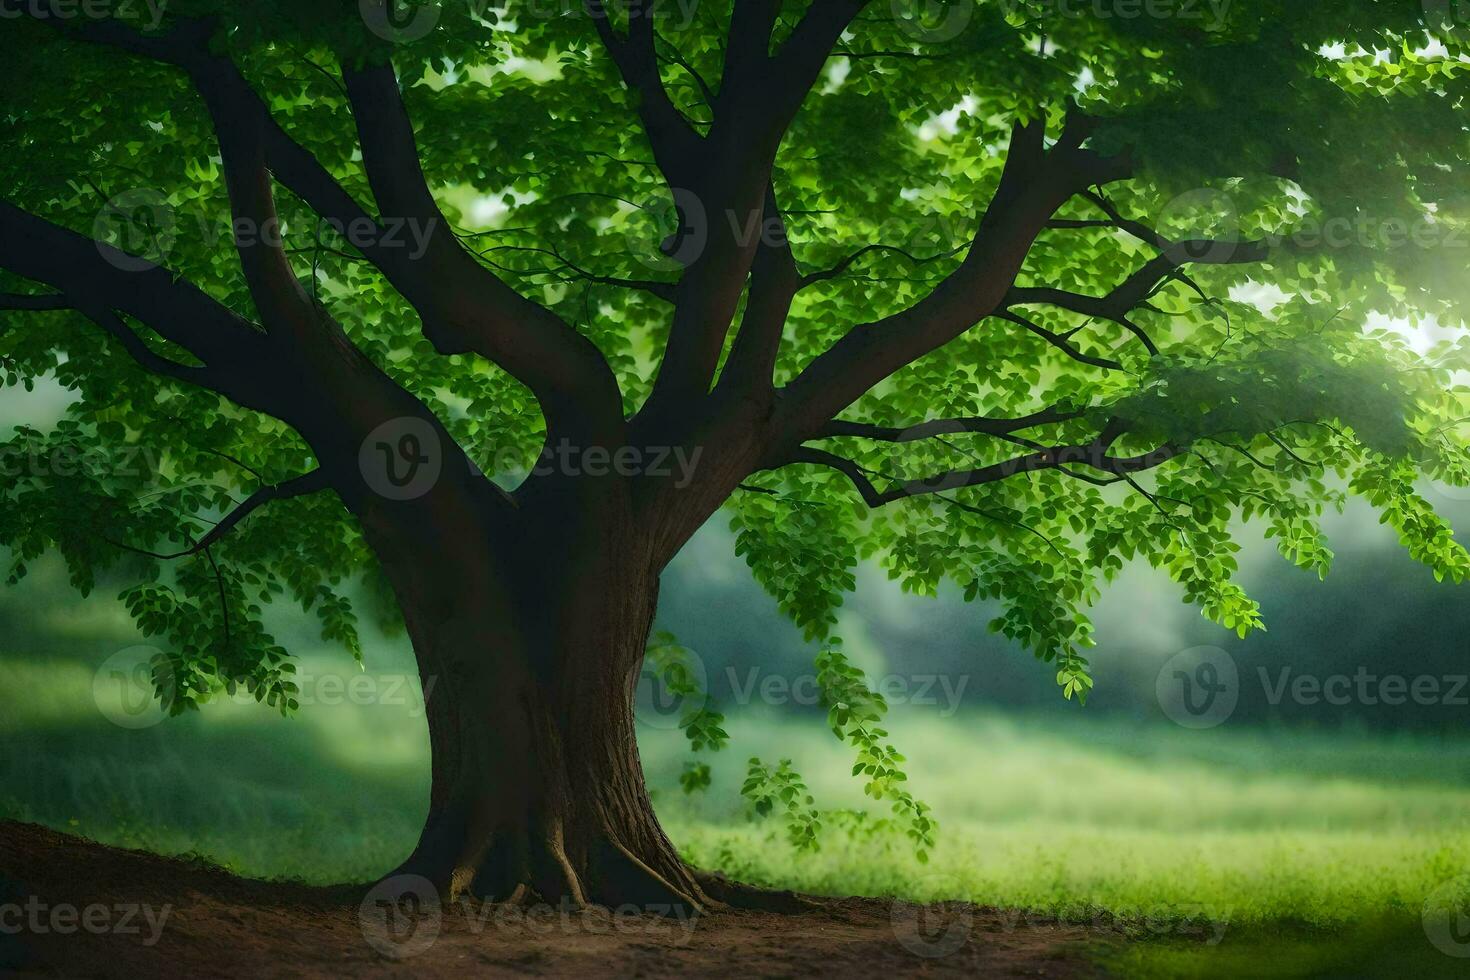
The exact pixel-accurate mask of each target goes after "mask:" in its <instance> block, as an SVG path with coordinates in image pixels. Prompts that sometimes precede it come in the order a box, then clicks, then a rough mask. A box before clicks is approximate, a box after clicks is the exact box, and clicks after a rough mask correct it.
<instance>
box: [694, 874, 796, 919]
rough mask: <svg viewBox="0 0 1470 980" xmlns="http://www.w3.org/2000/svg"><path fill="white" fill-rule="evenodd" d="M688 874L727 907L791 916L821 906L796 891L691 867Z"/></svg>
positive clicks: (707, 893)
mask: <svg viewBox="0 0 1470 980" xmlns="http://www.w3.org/2000/svg"><path fill="white" fill-rule="evenodd" d="M689 873H690V874H691V875H693V876H694V880H695V881H697V882H699V887H700V888H702V889H703V890H704V893H705V894H706V895H708V896H709V897H710V898H712V899H715V900H716V901H718V902H720V903H721V904H723V905H727V906H729V907H730V908H735V909H748V910H751V911H756V912H777V913H782V914H791V915H794V914H799V913H802V912H813V911H816V910H818V909H820V908H821V907H822V904H821V903H820V902H817V901H815V900H813V899H810V898H806V897H804V896H802V895H798V894H796V892H793V891H786V890H784V889H777V888H761V887H759V886H757V885H747V884H745V883H743V882H739V881H732V880H730V879H729V878H727V877H725V875H724V874H723V873H721V872H719V871H700V870H698V869H696V868H690V869H689Z"/></svg>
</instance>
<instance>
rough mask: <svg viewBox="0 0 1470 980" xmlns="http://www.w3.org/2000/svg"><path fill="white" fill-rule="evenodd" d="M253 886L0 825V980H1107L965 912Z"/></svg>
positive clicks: (1055, 948) (1017, 931) (1060, 930)
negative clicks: (429, 903) (392, 896)
mask: <svg viewBox="0 0 1470 980" xmlns="http://www.w3.org/2000/svg"><path fill="white" fill-rule="evenodd" d="M380 897H381V896H377V895H373V894H370V893H369V891H368V889H367V888H366V887H364V886H341V887H333V888H313V887H307V886H304V885H299V884H291V883H281V882H265V881H252V880H247V879H243V878H237V877H234V876H232V875H229V874H227V873H225V872H223V871H221V870H219V869H217V868H212V867H208V866H204V865H199V864H193V863H190V862H187V861H179V860H173V859H168V858H161V857H158V856H157V855H153V854H146V853H141V852H136V851H123V850H118V849H116V848H110V847H104V846H102V845H100V844H96V843H92V842H90V841H86V840H83V839H81V838H77V837H71V836H67V835H64V834H59V833H56V832H55V831H52V830H48V829H46V828H43V827H37V826H34V825H30V824H20V823H10V822H0V975H3V976H60V977H68V978H71V977H130V978H131V977H139V976H162V977H173V976H179V977H196V976H211V977H252V978H253V977H339V976H389V977H392V976H415V977H441V976H443V977H447V976H451V975H453V976H466V975H473V976H521V975H527V974H530V975H536V976H550V977H558V976H582V977H588V976H597V977H604V976H615V977H622V976H629V977H634V976H636V977H689V976H711V977H714V976H718V977H730V976H741V977H806V976H827V975H830V976H836V977H871V976H886V977H894V976H909V975H917V976H924V977H947V976H961V975H964V976H972V977H973V976H981V977H1069V978H1070V977H1096V976H1101V975H1102V972H1101V970H1100V969H1099V968H1098V967H1097V966H1095V965H1094V964H1093V963H1092V962H1091V960H1090V959H1089V956H1088V952H1089V951H1095V950H1096V948H1097V946H1098V942H1099V937H1098V935H1097V933H1095V932H1093V933H1091V934H1089V933H1087V932H1085V931H1083V930H1082V929H1080V928H1076V927H1068V926H1058V925H1048V924H1034V923H1032V924H1027V923H1022V922H1020V921H1019V920H1018V919H1017V918H1016V917H1015V916H1014V915H1008V914H1006V913H1003V912H1000V911H997V910H995V909H985V908H978V907H975V906H969V905H960V904H953V905H943V906H929V907H918V906H914V905H910V904H908V903H902V902H897V903H896V902H892V901H887V900H883V899H867V898H851V899H835V900H834V899H822V900H819V903H818V904H817V905H816V907H814V908H813V909H811V910H809V911H804V912H802V913H799V914H784V915H783V914H771V913H764V912H741V911H730V912H721V913H719V914H715V915H709V916H705V917H703V918H700V919H698V920H685V921H679V920H677V919H670V918H667V917H663V916H651V915H637V914H631V913H626V912H625V913H621V914H620V913H618V912H617V911H616V910H609V909H601V908H599V909H589V910H573V909H570V908H568V909H557V908H553V907H550V906H545V905H543V906H539V907H531V908H520V907H511V906H506V905H492V904H488V903H478V902H467V903H464V904H456V905H450V906H446V907H444V908H434V907H427V908H422V909H419V910H418V913H417V914H415V912H414V907H413V906H412V905H409V904H400V903H398V902H394V903H383V902H380V901H378V900H377V899H378V898H380Z"/></svg>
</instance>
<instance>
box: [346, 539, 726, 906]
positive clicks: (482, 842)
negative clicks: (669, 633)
mask: <svg viewBox="0 0 1470 980" xmlns="http://www.w3.org/2000/svg"><path fill="white" fill-rule="evenodd" d="M381 518H382V515H377V519H371V520H369V521H367V522H366V523H367V526H368V529H369V540H370V541H372V543H373V544H374V547H375V549H376V550H377V551H378V554H379V557H380V558H381V559H382V560H383V565H384V568H385V570H386V571H387V573H388V575H389V578H390V580H391V581H392V584H393V586H394V589H395V592H396V593H397V596H398V600H399V603H400V605H401V607H402V609H403V612H404V616H405V621H406V623H407V626H408V630H409V634H410V637H411V639H412V641H413V644H414V649H415V653H416V654H417V657H418V661H419V670H420V674H421V680H422V682H423V685H424V690H426V691H428V692H430V693H429V697H428V701H427V709H428V722H429V736H430V743H431V748H432V754H433V779H432V784H431V791H430V805H429V815H428V819H427V821H426V823H425V826H424V829H423V832H422V834H421V836H420V839H419V842H418V845H417V847H416V848H415V849H414V851H413V853H412V854H411V855H410V856H409V858H408V859H407V860H406V861H405V862H404V863H403V865H402V866H401V867H400V868H399V869H397V871H396V872H395V874H416V875H422V876H424V877H426V878H428V879H429V880H430V881H431V882H433V883H434V884H435V886H436V887H438V888H439V890H440V893H441V895H443V896H445V897H446V898H451V899H452V898H454V897H457V896H459V895H464V894H469V895H473V896H475V897H479V898H485V899H489V900H494V901H532V900H542V901H547V902H551V903H559V902H561V901H563V900H568V901H570V902H572V903H574V904H576V905H585V904H604V905H613V906H626V905H634V906H638V907H640V908H642V909H644V910H646V911H650V912H664V913H669V914H690V913H694V912H699V911H702V910H704V909H706V908H708V907H709V906H710V905H712V904H715V905H717V904H719V903H718V902H712V901H711V899H710V896H709V895H708V894H707V893H706V892H705V890H704V889H703V888H702V887H701V885H700V884H699V882H697V881H696V880H695V877H694V874H693V873H692V871H691V870H690V869H689V868H688V867H686V865H685V864H684V862H683V861H682V860H681V859H680V858H679V856H678V853H677V852H676V851H675V849H674V847H673V845H672V844H671V843H670V842H669V840H668V838H667V836H665V834H664V832H663V830H662V828H661V827H660V826H659V823H658V820H657V818H656V817H655V815H654V813H653V808H652V806H651V805H650V803H649V799H648V793H647V791H646V789H645V787H644V782H643V770H642V766H641V763H640V761H639V757H638V745H637V740H636V737H635V732H634V719H633V698H634V688H635V684H636V682H637V677H638V671H639V667H640V664H641V661H642V657H643V651H644V648H645V644H646V641H647V638H648V634H649V631H650V629H651V627H652V623H653V614H654V607H655V604H656V600H657V591H658V579H657V575H656V573H655V572H653V571H652V569H651V564H650V562H649V561H648V559H647V549H646V548H643V547H638V546H636V543H631V542H629V541H627V540H624V539H623V535H622V532H620V531H619V530H617V529H616V528H612V529H609V528H607V527H589V526H587V525H586V524H581V526H579V523H580V522H564V523H563V526H561V527H558V528H556V529H551V528H548V527H547V526H546V525H545V524H541V525H540V528H541V530H540V532H539V533H537V534H536V535H535V536H534V537H532V536H529V535H528V536H527V537H526V541H528V542H531V541H534V542H535V545H534V546H532V545H529V544H527V545H523V546H516V540H514V539H513V540H511V541H506V540H500V541H498V542H496V544H497V545H498V547H494V548H492V547H489V546H488V545H487V544H486V542H485V539H484V538H483V537H480V533H481V531H483V530H485V529H483V528H478V527H461V528H459V529H458V531H457V533H444V534H435V533H434V532H433V531H432V525H433V523H435V522H429V523H428V524H425V523H419V524H418V525H416V526H415V527H414V528H412V533H410V534H405V533H403V531H404V527H403V525H402V524H401V523H400V522H399V521H397V520H395V521H394V522H393V526H387V525H385V524H384V523H383V522H382V520H381ZM588 520H590V518H589V519H588ZM451 523H452V522H451ZM375 525H376V527H375ZM486 533H488V534H492V535H497V536H498V535H500V534H502V533H504V532H502V531H498V530H496V529H490V530H489V531H488V532H486ZM512 533H515V532H512ZM515 536H516V539H518V538H519V537H520V535H519V533H515ZM477 539H478V541H479V543H478V544H476V540H477ZM426 544H427V546H428V550H429V552H430V553H429V554H426V553H425V552H426V547H425V546H426ZM506 553H510V554H513V555H515V556H516V560H515V561H514V562H513V563H511V562H508V561H507V560H506V559H505V558H503V557H500V556H503V555H504V554H506ZM431 684H432V686H430V685H431Z"/></svg>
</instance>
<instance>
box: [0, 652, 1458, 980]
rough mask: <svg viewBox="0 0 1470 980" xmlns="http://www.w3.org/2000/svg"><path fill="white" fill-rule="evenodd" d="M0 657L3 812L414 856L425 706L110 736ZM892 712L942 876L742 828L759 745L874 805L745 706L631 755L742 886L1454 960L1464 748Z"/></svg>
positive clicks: (836, 801)
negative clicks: (931, 820)
mask: <svg viewBox="0 0 1470 980" xmlns="http://www.w3.org/2000/svg"><path fill="white" fill-rule="evenodd" d="M0 669H3V670H4V671H5V672H6V676H9V677H11V678H12V686H11V687H10V689H9V690H8V692H7V694H6V701H7V704H6V711H5V712H4V714H3V715H0V718H3V721H0V734H3V735H4V737H5V742H6V745H7V747H8V748H7V751H6V752H5V753H4V755H3V757H0V785H3V786H4V787H5V790H4V791H3V795H4V797H5V799H4V801H3V810H4V812H5V814H6V815H8V816H16V817H21V818H25V819H32V820H37V821H41V822H44V823H49V824H52V825H55V826H59V827H62V828H69V829H72V830H74V831H76V832H79V833H83V834H86V835H87V836H90V837H93V838H95V839H98V840H101V841H104V842H107V843H115V844H121V845H126V846H133V847H143V848H148V849H151V850H156V851H161V852H165V853H195V854H199V855H202V856H204V857H207V858H208V859H210V860H213V861H216V862H218V863H221V864H223V865H225V866H227V867H229V868H231V869H232V870H235V871H237V872H239V873H243V874H249V875H257V876H285V877H293V878H301V879H305V880H308V881H313V882H332V881H340V880H344V879H346V880H361V879H365V878H369V877H371V876H372V875H374V874H376V873H380V872H381V871H383V870H385V869H386V868H388V867H391V866H392V864H393V863H394V862H395V861H396V860H397V859H398V858H400V857H401V856H402V855H403V854H404V853H406V851H407V850H408V849H409V848H410V847H411V846H412V843H413V839H414V834H415V832H416V829H417V827H418V823H419V821H420V819H421V816H422V807H423V802H422V801H423V794H424V778H425V761H426V760H425V758H424V752H425V746H424V739H423V731H422V724H423V723H422V721H421V720H420V718H419V717H418V716H417V715H416V714H415V712H414V711H413V709H412V706H411V705H410V706H407V707H405V706H385V705H377V704H374V705H359V706H351V705H313V706H310V707H309V708H307V709H305V710H303V712H302V714H301V716H300V717H299V718H296V719H293V720H290V721H287V720H283V719H281V718H279V717H275V716H273V715H271V714H269V713H268V712H266V711H264V710H262V709H259V708H255V707H246V706H237V705H229V704H227V705H221V706H218V707H216V708H214V709H212V710H207V711H206V712H205V713H203V714H202V715H201V716H197V717H190V718H186V719H183V720H181V721H170V722H165V723H163V724H160V725H157V726H155V727H151V728H146V729H143V730H139V731H123V730H121V729H118V728H116V727H115V726H113V725H111V724H109V723H107V722H106V721H104V720H103V719H101V718H100V716H98V714H97V712H96V711H95V708H93V707H92V704H91V698H90V685H91V675H90V673H89V672H87V671H85V670H82V669H80V668H77V669H75V670H72V668H70V667H67V666H65V664H64V662H58V663H52V664H48V665H45V666H44V667H37V666H34V665H32V666H31V667H29V668H25V667H23V666H22V664H21V663H18V662H5V663H0ZM68 671H71V673H68ZM891 721H892V724H891V725H890V728H891V730H892V732H893V736H894V740H895V741H896V742H897V744H898V745H899V747H900V749H901V750H902V751H904V752H905V753H906V754H907V756H908V757H909V760H910V761H909V771H910V776H911V787H912V789H913V790H914V792H915V793H916V794H917V795H918V796H919V797H920V798H922V799H925V800H927V801H928V802H930V803H931V804H932V805H933V806H934V808H935V812H936V814H937V816H938V818H939V820H940V822H941V835H940V844H939V847H938V848H937V849H936V851H935V852H934V854H933V855H932V859H931V860H930V861H929V862H928V863H927V864H920V863H919V862H918V861H917V860H916V859H915V857H914V855H913V852H912V849H911V848H910V847H908V846H907V843H906V842H905V841H904V840H903V838H902V837H900V836H899V835H897V834H895V833H891V832H885V831H883V830H882V829H881V826H880V827H879V828H878V829H872V828H868V829H863V827H865V826H866V825H860V826H859V827H857V828H848V827H844V826H837V827H834V828H833V829H831V830H830V831H829V833H828V834H827V835H826V836H825V837H824V840H823V843H822V846H821V849H820V850H819V851H817V852H815V853H802V852H797V851H796V850H795V849H794V848H793V847H792V846H791V845H790V844H788V843H787V841H786V839H785V837H784V835H783V833H782V828H781V827H780V825H779V824H778V823H776V822H774V821H773V820H767V821H757V820H754V819H752V818H751V817H750V815H749V814H748V813H747V811H746V808H745V806H744V804H743V803H742V801H741V800H740V799H739V797H738V794H737V792H736V788H737V787H738V784H739V780H740V777H741V776H742V775H743V773H744V760H745V759H746V758H747V757H748V756H750V755H760V756H762V757H764V758H767V759H777V758H783V757H786V758H791V759H792V760H793V762H794V764H795V765H796V767H797V768H798V769H799V770H800V771H801V772H802V774H803V775H804V776H805V777H806V780H807V783H808V784H809V786H810V787H811V788H812V790H813V791H814V793H815V795H816V797H817V801H818V804H819V805H820V806H822V807H824V808H831V809H842V808H856V807H861V806H862V804H863V802H864V798H863V797H862V794H861V792H860V787H859V786H858V784H857V783H856V782H854V781H852V780H851V779H850V777H849V776H848V772H849V770H850V768H851V759H850V756H849V754H848V753H849V750H848V749H846V748H845V747H844V746H842V745H841V744H839V743H838V742H837V741H836V740H835V739H833V738H832V737H831V736H830V735H829V734H828V733H827V732H826V731H825V729H824V728H823V727H822V726H821V723H820V718H818V717H816V716H812V715H795V716H793V715H790V714H785V715H778V714H769V715H754V714H745V715H742V716H739V717H736V718H732V719H731V721H730V724H729V725H728V726H727V727H729V729H730V731H731V734H732V736H733V740H732V745H731V748H729V749H727V750H726V751H724V752H722V753H720V754H718V755H716V756H714V757H712V761H713V762H714V765H715V783H714V785H713V786H712V787H711V789H710V790H709V791H708V792H707V793H704V794H700V795H698V796H696V797H686V796H684V794H683V793H682V792H681V791H680V790H679V789H678V783H677V773H678V770H679V767H680V766H681V764H682V762H683V759H684V756H683V755H682V748H683V746H682V745H681V739H682V736H680V735H679V734H678V733H677V732H667V731H646V732H645V733H644V734H643V739H642V741H643V751H644V755H645V758H646V760H647V768H648V772H649V780H650V785H651V786H652V788H653V790H654V795H655V802H656V805H657V807H658V809H659V810H660V812H661V814H662V816H663V818H664V820H665V823H666V825H667V828H668V830H669V832H670V834H671V836H672V837H673V838H674V839H675V840H676V841H677V842H679V843H680V845H681V846H682V847H683V848H684V850H685V852H686V854H687V855H688V856H689V857H690V858H691V859H692V860H694V861H695V862H697V863H699V864H701V865H704V866H710V867H718V868H721V869H723V870H725V871H726V872H728V873H730V874H731V875H732V876H737V877H740V878H743V879H746V880H751V881H756V882H761V883H766V884H771V885H777V886H783V887H790V888H796V889H799V890H804V891H810V892H816V893H825V894H863V895H896V896H901V897H904V898H910V899H915V900H924V901H928V900H940V899H964V900H970V901H974V902H978V903H982V904H986V905H995V906H1001V907H1005V908H1013V909H1017V910H1025V911H1026V912H1029V913H1032V914H1034V915H1043V916H1051V917H1058V918H1061V919H1065V920H1068V921H1072V922H1078V923H1086V924H1089V925H1090V926H1091V927H1092V928H1095V929H1096V930H1097V935H1098V938H1099V940H1100V941H1101V940H1106V939H1108V938H1110V937H1114V936H1117V935H1119V934H1126V935H1128V936H1131V937H1132V938H1134V939H1137V940H1141V942H1139V943H1135V944H1131V945H1130V946H1129V947H1128V949H1127V951H1126V952H1124V953H1122V954H1119V953H1118V952H1116V950H1115V949H1114V948H1113V947H1111V946H1106V944H1103V945H1102V947H1100V948H1103V952H1101V953H1100V955H1104V956H1106V957H1108V958H1109V959H1110V962H1111V963H1112V964H1113V965H1114V966H1115V968H1117V969H1118V970H1119V972H1121V973H1123V974H1125V975H1129V976H1134V975H1137V976H1242V975H1251V976H1319V975H1320V976H1376V975H1383V976H1399V975H1402V974H1403V972H1405V971H1406V970H1408V969H1412V970H1413V971H1414V972H1415V973H1418V974H1419V975H1421V976H1439V975H1445V976H1453V975H1458V971H1459V969H1461V968H1463V966H1464V963H1463V961H1461V960H1457V959H1454V958H1451V957H1449V956H1447V955H1445V954H1443V953H1441V952H1439V951H1438V950H1436V949H1435V948H1434V947H1433V946H1432V945H1431V944H1430V942H1429V941H1428V939H1427V938H1426V935H1425V932H1424V929H1423V926H1422V924H1421V912H1422V909H1423V906H1424V903H1425V901H1426V898H1427V897H1428V896H1430V895H1431V894H1433V893H1434V892H1435V890H1436V889H1437V888H1441V887H1442V886H1443V885H1444V883H1445V882H1447V881H1451V880H1453V879H1455V878H1457V877H1458V876H1460V875H1463V874H1465V873H1466V872H1467V871H1470V740H1463V741H1451V740H1448V739H1444V738H1431V737H1427V736H1413V737H1411V736H1393V737H1385V736H1381V735H1378V736H1370V735H1366V734H1363V735H1344V734H1342V733H1332V734H1330V735H1329V734H1311V733H1306V734H1304V733H1290V732H1276V733H1262V732H1253V731H1248V730H1246V731H1232V730H1230V728H1229V726H1225V727H1224V728H1221V729H1215V730H1211V731H1203V732H1191V731H1185V730H1182V729H1178V728H1175V727H1172V726H1168V725H1166V724H1161V723H1148V724H1131V723H1125V722H1121V721H1106V720H1104V719H1101V718H1098V717H1093V716H1089V715H1087V714H1086V712H1085V711H1078V710H1075V709H1072V710H1069V711H1068V712H1066V713H1061V712H1056V713H1046V714H1044V715H1040V714H1038V715H1031V716H1028V715H1002V714H967V715H966V714H962V715H960V716H958V717H956V718H952V719H948V720H941V719H938V718H935V717H933V716H932V715H922V714H915V713H913V712H904V711H901V710H895V712H894V714H893V716H892V717H891ZM868 802H871V801H868ZM882 816H883V814H882V813H875V814H872V815H871V816H870V818H869V821H868V823H872V822H873V821H874V820H875V819H877V818H881V817H882ZM834 822H836V823H840V821H834ZM1022 921H1024V920H1022Z"/></svg>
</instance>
